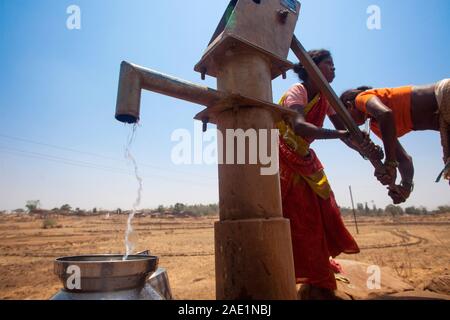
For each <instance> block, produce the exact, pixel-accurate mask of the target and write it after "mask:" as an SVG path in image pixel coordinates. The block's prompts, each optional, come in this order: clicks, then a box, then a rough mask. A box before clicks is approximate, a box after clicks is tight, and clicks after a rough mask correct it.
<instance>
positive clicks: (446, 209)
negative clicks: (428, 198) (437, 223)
mask: <svg viewBox="0 0 450 320" xmlns="http://www.w3.org/2000/svg"><path fill="white" fill-rule="evenodd" d="M436 213H450V206H439V207H438V209H437V210H436Z"/></svg>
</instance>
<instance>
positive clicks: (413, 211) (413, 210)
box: [405, 206, 421, 215]
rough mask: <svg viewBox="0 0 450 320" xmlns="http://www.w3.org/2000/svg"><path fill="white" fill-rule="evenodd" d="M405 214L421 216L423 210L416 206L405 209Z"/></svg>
mask: <svg viewBox="0 0 450 320" xmlns="http://www.w3.org/2000/svg"><path fill="white" fill-rule="evenodd" d="M405 213H406V214H410V215H414V214H421V210H420V209H418V208H416V207H414V206H411V207H407V208H405Z"/></svg>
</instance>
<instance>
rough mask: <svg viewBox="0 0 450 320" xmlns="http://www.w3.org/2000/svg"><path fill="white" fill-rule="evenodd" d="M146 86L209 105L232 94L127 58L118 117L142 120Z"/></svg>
mask: <svg viewBox="0 0 450 320" xmlns="http://www.w3.org/2000/svg"><path fill="white" fill-rule="evenodd" d="M142 89H146V90H149V91H153V92H157V93H161V94H164V95H167V96H170V97H174V98H178V99H182V100H186V101H189V102H192V103H195V104H200V105H204V106H208V107H209V106H213V105H215V104H217V103H218V102H219V101H221V100H223V99H224V98H226V97H227V96H228V95H227V94H226V93H223V92H219V91H217V90H214V89H211V88H208V87H204V86H199V85H196V84H194V83H191V82H187V81H183V80H180V79H177V78H174V77H171V76H168V75H165V74H162V73H159V72H156V71H153V70H150V69H146V68H143V67H140V66H137V65H134V64H131V63H128V62H126V61H123V62H122V64H121V67H120V77H119V89H118V94H117V105H116V119H117V120H118V121H120V122H124V123H136V122H138V121H139V118H140V105H141V90H142Z"/></svg>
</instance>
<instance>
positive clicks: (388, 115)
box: [366, 97, 398, 161]
mask: <svg viewBox="0 0 450 320" xmlns="http://www.w3.org/2000/svg"><path fill="white" fill-rule="evenodd" d="M366 108H367V112H368V113H369V114H370V115H371V116H372V117H373V118H374V119H375V120H376V121H377V122H378V125H379V127H380V131H381V136H382V140H383V144H384V151H385V153H386V161H396V160H397V155H396V147H397V143H398V140H397V128H396V126H395V120H394V114H393V112H392V110H391V109H389V108H388V107H387V106H386V105H385V104H384V103H383V102H381V100H380V99H379V98H378V97H373V98H371V99H370V100H369V101H368V102H367V104H366Z"/></svg>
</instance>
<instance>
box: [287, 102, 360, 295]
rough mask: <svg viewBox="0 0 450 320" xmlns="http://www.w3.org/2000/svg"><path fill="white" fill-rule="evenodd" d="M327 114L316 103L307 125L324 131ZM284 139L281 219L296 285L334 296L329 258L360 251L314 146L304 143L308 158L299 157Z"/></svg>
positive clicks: (322, 103) (307, 115) (305, 156)
mask: <svg viewBox="0 0 450 320" xmlns="http://www.w3.org/2000/svg"><path fill="white" fill-rule="evenodd" d="M328 108H329V104H328V102H327V100H326V99H325V98H319V100H318V101H317V102H316V103H314V105H313V106H312V108H311V109H310V110H308V113H307V114H306V121H307V122H309V123H312V124H314V125H316V126H318V127H322V126H323V122H324V119H325V115H326V113H327V110H328ZM306 109H308V108H305V111H306ZM285 138H286V137H285V136H284V138H283V137H281V138H280V179H281V192H282V201H283V215H284V217H285V218H287V219H290V223H291V234H292V246H293V255H294V266H295V275H296V278H297V283H309V284H312V285H315V286H318V287H322V288H328V289H332V290H335V289H336V280H335V277H334V272H333V270H332V267H331V264H330V257H333V258H334V257H336V256H338V255H339V254H341V253H348V254H350V253H358V252H359V248H358V245H357V244H356V241H355V240H354V239H353V237H352V235H351V234H350V233H349V232H348V230H347V229H346V227H345V225H344V223H343V221H342V218H341V214H340V211H339V207H338V205H337V203H336V200H335V197H334V194H333V192H332V190H331V188H330V187H329V184H328V180H327V178H326V175H325V173H324V170H323V166H322V164H321V162H320V161H319V159H318V158H317V156H316V154H315V152H314V151H313V150H312V149H309V144H310V143H312V142H313V140H312V139H303V141H304V142H305V143H306V145H307V147H308V149H307V151H308V152H307V154H306V155H303V156H302V155H301V152H300V154H299V152H298V151H297V150H294V149H293V148H292V146H291V144H289V142H288V141H287V140H286V139H285ZM299 139H301V138H299Z"/></svg>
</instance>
